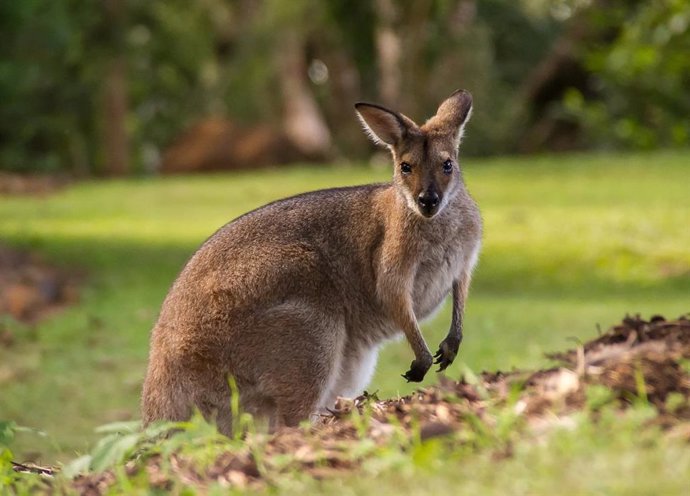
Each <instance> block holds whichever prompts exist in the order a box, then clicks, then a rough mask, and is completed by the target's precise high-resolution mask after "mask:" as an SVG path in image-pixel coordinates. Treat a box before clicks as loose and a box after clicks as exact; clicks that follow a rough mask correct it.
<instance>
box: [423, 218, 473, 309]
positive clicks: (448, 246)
mask: <svg viewBox="0 0 690 496" xmlns="http://www.w3.org/2000/svg"><path fill="white" fill-rule="evenodd" d="M460 232H461V229H460V228H459V226H458V228H455V229H449V230H448V232H447V233H445V235H444V236H443V237H442V238H441V239H438V240H433V241H432V242H426V243H424V244H423V245H422V249H421V250H420V253H419V259H418V264H417V271H416V273H415V279H414V284H413V288H414V290H413V294H412V299H413V304H414V311H415V315H416V316H417V318H419V319H423V318H425V317H427V316H429V314H431V313H432V312H433V311H434V310H435V309H436V308H437V307H438V306H439V305H440V304H441V303H442V302H443V299H444V298H445V297H446V295H447V294H448V292H449V291H450V290H451V288H452V285H453V281H454V280H455V279H456V278H457V277H458V276H459V275H460V273H461V271H462V264H463V263H465V261H466V260H467V259H468V256H467V252H468V251H469V250H470V249H471V247H470V246H469V243H467V240H464V239H463V238H462V236H461V235H460ZM434 241H435V242H434Z"/></svg>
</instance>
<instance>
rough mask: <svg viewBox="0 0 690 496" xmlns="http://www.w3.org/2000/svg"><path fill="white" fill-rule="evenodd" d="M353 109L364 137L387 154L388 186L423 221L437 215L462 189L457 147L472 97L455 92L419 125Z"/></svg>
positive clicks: (374, 108) (376, 108)
mask: <svg viewBox="0 0 690 496" xmlns="http://www.w3.org/2000/svg"><path fill="white" fill-rule="evenodd" d="M355 108H356V109H357V115H358V116H359V118H360V120H361V121H362V124H363V125H364V129H365V130H366V131H367V134H369V137H370V138H371V139H372V140H373V141H374V142H375V143H377V144H383V145H385V146H387V147H388V148H389V149H390V150H391V153H392V154H393V163H394V165H395V172H394V175H393V178H394V179H393V182H394V183H395V185H396V188H397V190H398V191H399V192H400V193H401V194H402V195H403V197H404V199H405V200H406V202H407V205H408V206H409V207H410V208H411V209H413V210H414V211H415V212H416V213H418V214H419V215H421V216H423V217H426V218H431V217H433V216H434V215H436V214H437V213H439V212H440V211H441V210H442V209H443V207H444V206H445V205H447V204H448V200H450V199H451V198H452V197H453V196H454V195H455V194H456V193H457V192H458V191H459V189H460V188H462V187H463V185H462V178H461V176H460V167H459V164H458V146H459V145H460V140H461V138H462V132H463V128H464V126H465V123H466V122H467V121H468V120H469V117H470V113H471V111H472V95H470V94H469V93H468V92H467V91H465V90H458V91H456V92H455V93H453V94H452V95H450V96H449V97H448V98H447V99H446V100H445V101H444V102H443V103H441V105H440V106H439V107H438V110H437V111H436V115H434V116H433V117H432V118H431V119H429V120H428V121H426V123H424V125H422V126H418V125H417V124H415V123H414V121H413V120H412V119H410V118H409V117H407V116H405V115H403V114H401V113H399V112H394V111H392V110H389V109H387V108H385V107H382V106H380V105H375V104H371V103H357V104H356V105H355Z"/></svg>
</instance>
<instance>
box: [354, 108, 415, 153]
mask: <svg viewBox="0 0 690 496" xmlns="http://www.w3.org/2000/svg"><path fill="white" fill-rule="evenodd" d="M355 109H356V110H357V117H359V120H360V121H361V123H362V126H364V131H366V133H367V135H369V138H371V140H372V141H373V142H374V143H376V144H377V145H378V144H384V145H387V146H394V145H396V144H398V143H400V141H401V140H402V139H403V138H404V136H405V133H407V131H408V129H409V127H410V124H411V121H410V120H409V119H408V118H406V117H405V116H403V115H401V114H398V113H397V112H393V111H392V110H388V109H387V108H385V107H382V106H380V105H376V104H373V103H362V102H360V103H355Z"/></svg>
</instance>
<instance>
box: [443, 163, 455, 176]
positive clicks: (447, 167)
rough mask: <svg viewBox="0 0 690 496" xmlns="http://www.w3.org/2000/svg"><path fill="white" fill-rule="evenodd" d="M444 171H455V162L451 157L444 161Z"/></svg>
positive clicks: (449, 172)
mask: <svg viewBox="0 0 690 496" xmlns="http://www.w3.org/2000/svg"><path fill="white" fill-rule="evenodd" d="M443 172H444V173H446V174H451V173H452V172H453V162H452V161H451V160H450V159H448V160H446V161H445V162H443Z"/></svg>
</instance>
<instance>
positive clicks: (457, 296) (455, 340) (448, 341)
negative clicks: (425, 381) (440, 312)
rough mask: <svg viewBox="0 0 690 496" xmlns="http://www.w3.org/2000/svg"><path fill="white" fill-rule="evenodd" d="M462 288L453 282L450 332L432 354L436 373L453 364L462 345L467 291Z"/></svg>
mask: <svg viewBox="0 0 690 496" xmlns="http://www.w3.org/2000/svg"><path fill="white" fill-rule="evenodd" d="M463 286H464V287H465V288H467V287H468V286H469V283H468V284H464V285H463V284H461V283H460V282H459V281H458V280H455V281H453V315H452V317H451V322H450V330H449V331H448V334H447V335H446V337H445V338H444V340H443V341H441V344H439V346H438V351H437V352H436V353H435V354H434V358H435V360H434V363H435V364H437V365H438V366H439V367H438V370H437V372H441V371H442V370H445V369H446V368H448V366H449V365H450V364H451V363H453V360H455V357H456V356H457V354H458V350H459V349H460V343H462V317H463V313H464V310H465V298H466V295H467V289H465V290H464V291H463Z"/></svg>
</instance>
